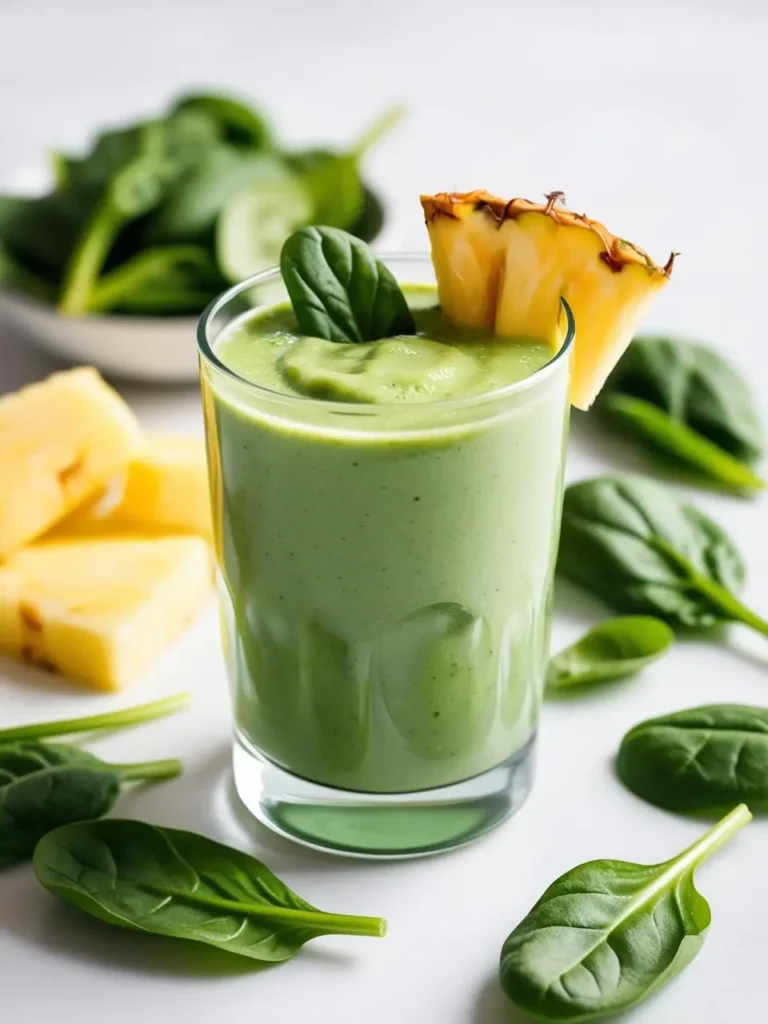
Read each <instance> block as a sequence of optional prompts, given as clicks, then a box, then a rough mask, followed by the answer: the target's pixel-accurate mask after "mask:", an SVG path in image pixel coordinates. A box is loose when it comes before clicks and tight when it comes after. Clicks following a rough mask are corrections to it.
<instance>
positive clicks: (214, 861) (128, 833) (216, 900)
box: [34, 820, 385, 961]
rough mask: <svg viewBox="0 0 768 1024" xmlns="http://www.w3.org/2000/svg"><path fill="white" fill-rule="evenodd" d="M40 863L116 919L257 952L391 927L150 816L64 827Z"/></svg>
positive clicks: (287, 952) (83, 902)
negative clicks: (314, 897) (332, 904)
mask: <svg viewBox="0 0 768 1024" xmlns="http://www.w3.org/2000/svg"><path fill="white" fill-rule="evenodd" d="M34 869H35V874H36V876H37V879H38V881H39V882H40V883H41V885H43V886H45V888H46V889H48V890H49V891H50V892H52V893H53V894H54V895H55V896H58V897H59V898H60V899H63V900H66V901H68V902H70V903H74V904H75V905H76V906H77V907H79V908H80V909H81V910H84V911H85V912H86V913H88V914H92V915H93V916H94V917H98V918H100V919H101V920H102V921H106V922H108V923H109V924H115V925H120V926H122V927H124V928H132V929H136V930H138V931H144V932H151V933H152V934H154V935H166V936H169V937H173V938H179V939H188V940H192V941H194V942H203V943H207V944H208V945H211V946H217V947H218V948H219V949H223V950H226V951H227V952H230V953H237V954H239V955H240V956H246V957H251V958H252V959H254V960H268V961H278V960H288V959H289V958H290V957H292V956H293V955H294V954H295V953H296V952H297V951H298V950H299V949H300V948H301V946H303V945H304V943H305V942H307V941H308V940H309V939H313V938H316V937H317V936H320V935H368V936H382V935H383V934H384V928H385V925H384V922H383V921H382V920H381V918H376V917H352V916H347V915H342V914H326V913H324V912H323V911H320V910H317V909H316V908H315V907H313V906H312V905H311V904H310V903H307V902H306V901H305V900H303V899H301V897H300V896H297V895H296V893H294V892H292V891H291V890H290V889H289V888H288V887H287V886H286V885H284V884H283V883H282V882H281V881H280V879H278V878H277V877H276V876H275V875H273V874H272V872H271V871H270V870H269V868H267V867H266V866H265V865H264V864H262V863H261V861H258V860H256V859H255V858H254V857H250V856H248V854H246V853H242V852H241V851H240V850H233V849H230V848H229V847H226V846H223V845H222V844H221V843H216V842H214V841H213V840H212V839H206V838H205V837H204V836H199V835H195V834H193V833H191V832H181V831H179V830H178V829H170V828H160V827H159V826H154V825H147V824H144V823H143V822H140V821H116V820H107V821H92V822H82V823H81V824H77V825H67V826H64V827H63V828H59V829H56V830H55V831H54V832H50V833H49V834H48V835H46V836H45V838H43V839H42V840H41V841H40V843H39V844H38V846H37V849H36V850H35V855H34Z"/></svg>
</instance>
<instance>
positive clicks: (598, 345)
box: [421, 191, 674, 409]
mask: <svg viewBox="0 0 768 1024" xmlns="http://www.w3.org/2000/svg"><path fill="white" fill-rule="evenodd" d="M561 199H562V193H559V192H553V193H551V194H550V195H549V196H547V201H546V203H532V202H530V201H529V200H527V199H511V200H509V201H507V200H504V199H499V198H498V197H496V196H492V195H490V194H489V193H488V192H483V191H476V192H466V193H456V192H452V193H446V192H440V193H437V194H436V195H425V196H422V197H421V202H422V206H423V208H424V214H425V218H426V222H427V229H428V231H429V236H430V242H431V246H432V261H433V263H434V267H435V275H436V277H437V286H438V295H439V298H440V304H441V306H442V308H443V310H444V312H445V314H446V315H447V316H448V317H449V318H450V319H451V320H452V321H453V322H454V323H456V324H458V325H459V326H462V327H469V328H477V329H483V330H488V331H492V332H493V333H494V334H496V335H499V336H501V337H505V338H510V339H525V340H531V339H536V340H539V341H547V342H549V343H551V344H552V345H553V347H556V346H557V345H558V344H559V342H560V340H561V334H560V330H559V325H560V323H561V303H560V299H561V297H562V298H564V299H565V300H566V301H567V302H568V304H569V305H570V307H571V309H572V311H573V314H574V319H575V322H576V341H575V345H574V352H573V364H572V377H571V401H572V402H573V404H574V405H575V406H576V407H577V408H579V409H587V408H589V406H590V405H591V404H592V402H593V401H594V399H595V397H596V396H597V394H598V392H599V391H600V388H601V387H602V386H603V384H604V383H605V380H606V378H607V377H608V374H609V373H610V372H611V370H612V369H613V367H614V366H615V365H616V363H617V362H618V361H619V359H620V358H621V355H622V354H623V352H624V350H625V349H626V347H627V345H628V344H629V342H630V341H631V340H632V336H633V334H634V333H635V330H636V328H637V325H638V323H639V321H640V319H641V317H642V316H643V314H644V312H645V310H646V308H647V307H648V304H649V303H650V302H651V300H652V299H653V297H654V296H655V295H656V294H657V293H658V292H659V291H660V290H661V289H662V288H663V287H664V286H665V285H666V284H667V281H668V279H669V276H670V273H671V271H672V264H673V261H674V256H670V258H669V261H668V262H667V264H666V266H664V267H658V266H657V265H656V264H655V263H654V262H653V261H652V260H651V259H650V257H649V256H648V255H647V254H646V253H645V252H644V251H643V250H642V249H639V248H638V247H637V246H635V245H633V244H632V243H631V242H626V241H624V240H622V239H620V238H617V237H615V236H614V235H612V234H611V233H610V232H609V231H608V230H607V229H606V228H605V227H604V226H603V225H602V224H600V223H598V222H597V221H594V220H590V218H588V217H587V216H586V215H582V214H576V213H573V212H571V211H570V210H567V209H565V208H564V207H563V206H561V205H560V201H561Z"/></svg>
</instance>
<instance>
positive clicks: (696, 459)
mask: <svg viewBox="0 0 768 1024" xmlns="http://www.w3.org/2000/svg"><path fill="white" fill-rule="evenodd" d="M603 406H604V408H605V409H606V410H607V411H608V412H609V413H612V414H613V415H614V416H615V417H616V418H618V419H619V420H621V421H622V422H624V423H625V424H627V425H628V426H629V427H632V428H634V429H636V430H639V431H640V433H641V434H642V435H643V436H644V437H646V438H647V439H650V440H651V441H653V442H654V443H655V444H657V445H658V446H659V447H660V448H661V449H662V450H663V451H664V452H666V453H668V454H671V455H673V456H676V457H678V458H685V459H687V460H688V461H689V462H690V464H691V465H692V466H693V467H695V469H697V470H698V471H699V472H700V473H703V474H704V475H705V476H708V477H710V478H711V479H713V480H716V481H718V482H720V483H722V484H725V485H726V486H727V487H729V488H735V489H736V490H740V491H744V490H753V491H758V490H762V489H763V488H764V487H765V481H764V480H763V479H762V478H761V477H759V476H758V475H757V473H755V472H754V471H753V469H752V467H751V466H749V465H747V463H746V462H742V461H741V460H739V459H737V458H736V457H735V456H734V455H731V454H730V452H726V451H725V450H724V449H723V448H720V446H719V445H716V444H715V443H714V442H713V441H710V440H709V438H706V437H704V436H703V435H702V434H698V433H697V432H696V431H695V430H692V429H691V427H689V426H688V425H687V424H686V423H683V422H682V421H681V420H677V419H674V418H673V417H672V416H670V415H669V413H667V412H664V410H662V409H659V408H658V407H657V406H655V405H653V404H652V403H651V402H646V401H645V400H644V399H641V398H635V397H633V396H630V395H617V394H612V395H607V396H606V397H605V398H604V399H603Z"/></svg>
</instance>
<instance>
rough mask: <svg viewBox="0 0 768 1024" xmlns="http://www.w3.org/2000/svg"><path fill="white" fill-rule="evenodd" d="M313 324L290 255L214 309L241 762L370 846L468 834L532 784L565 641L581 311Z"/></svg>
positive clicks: (240, 779) (451, 840)
mask: <svg viewBox="0 0 768 1024" xmlns="http://www.w3.org/2000/svg"><path fill="white" fill-rule="evenodd" d="M382 259H383V261H384V263H385V264H386V265H387V266H388V267H389V269H390V270H391V271H392V272H393V273H394V275H395V276H396V278H397V279H398V281H399V282H400V284H401V287H402V289H403V292H404V294H405V296H406V298H407V300H408V304H409V306H410V308H411V310H412V312H413V315H414V319H415V322H416V327H417V331H418V336H416V337H413V336H408V337H398V338H387V339H384V340H382V341H375V342H371V343H368V344H363V345H361V344H338V343H334V342H330V341H325V340H322V339H319V338H308V337H301V336H300V334H299V332H298V326H297V321H296V319H295V317H294V315H293V312H292V309H291V306H290V303H289V302H288V300H287V292H286V289H285V286H284V284H283V281H282V278H281V275H280V272H279V270H271V271H267V272H265V273H263V274H259V275H258V276H256V277H254V278H251V279H250V280H248V281H245V282H243V283H242V284H239V285H237V286H236V287H234V288H232V289H230V290H229V291H228V292H226V293H225V294H224V295H222V296H221V297H220V298H219V299H218V300H217V301H215V302H214V303H213V304H212V305H211V307H210V308H209V309H208V310H207V312H206V313H205V314H204V316H203V318H202V320H201V323H200V328H199V347H200V354H201V378H202V391H203V400H204V408H205V417H206V429H207V438H208V457H209V468H210V478H211V490H212V501H213V512H214V521H215V538H216V556H217V561H218V570H219V572H218V576H219V590H220V597H221V609H222V622H223V634H224V646H225V654H226V660H227V669H228V675H229V680H230V684H231V690H232V700H233V705H234V718H235V740H234V773H235V782H236V787H237V791H238V793H239V795H240V797H241V799H242V800H243V802H244V803H245V805H246V806H247V807H248V808H249V809H250V811H251V812H252V813H253V814H254V815H255V816H256V817H257V818H258V819H260V820H261V821H262V822H264V823H266V824H267V825H269V826H270V827H271V828H272V829H274V830H276V831H277V832H280V833H281V834H283V835H285V836H289V837H291V838H293V839H295V840H298V841H299V842H302V843H305V844H307V845H310V846H313V847H317V848H321V849H325V850H331V851H336V852H339V853H345V854H350V855H358V856H369V857H407V856H414V855H417V854H424V853H431V852H436V851H440V850H446V849H450V848H452V847H454V846H457V845H460V844H463V843H466V842H469V841H471V840H473V839H475V838H477V837H478V836H480V835H482V834H484V833H485V832H487V831H489V830H490V829H492V828H493V827H494V826H496V825H498V824H499V823H500V822H501V821H503V820H504V819H505V818H506V817H507V816H508V815H510V814H511V813H513V812H514V811H515V810H517V808H519V807H520V805H521V804H522V802H523V801H524V799H525V797H526V796H527V794H528V792H529V790H530V787H531V782H532V774H533V759H534V748H535V739H536V727H537V721H538V717H539V707H540V703H541V695H542V687H543V679H544V670H545V665H546V660H547V654H548V642H549V627H550V617H551V604H552V577H553V569H554V562H555V555H556V549H557V538H558V530H559V517H560V508H561V497H562V479H563V461H564V447H565V439H566V433H567V424H568V409H569V402H568V384H569V352H570V346H571V342H572V339H573V333H574V331H573V319H572V316H571V313H570V310H569V309H568V307H567V305H565V303H563V307H562V315H561V318H560V319H561V328H560V335H561V337H560V341H561V344H560V347H559V348H558V350H557V351H556V352H555V351H554V350H553V348H552V347H551V346H550V345H546V344H544V343H538V342H535V341H532V342H530V343H527V342H519V341H509V340H505V339H501V338H492V337H485V336H483V334H482V333H478V332H468V331H465V330H461V329H459V328H456V327H454V326H453V325H452V324H451V323H449V322H448V320H447V319H446V317H445V316H444V315H443V313H442V312H441V310H440V308H439V305H438V302H437V293H436V288H435V277H434V271H433V269H432V264H431V262H430V259H429V257H428V256H421V255H398V256H391V257H383V258H382Z"/></svg>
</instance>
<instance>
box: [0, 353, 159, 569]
mask: <svg viewBox="0 0 768 1024" xmlns="http://www.w3.org/2000/svg"><path fill="white" fill-rule="evenodd" d="M138 443H139V427H138V424H137V422H136V420H135V418H134V416H133V413H132V412H131V410H130V409H129V408H128V406H127V405H126V404H125V402H124V401H123V400H122V398H120V396H119V395H118V394H117V393H116V392H115V391H113V390H112V389H111V388H110V387H108V385H107V384H105V383H104V381H103V380H102V379H101V377H100V376H99V375H98V373H97V372H96V370H93V369H91V368H89V367H84V368H80V369H76V370H68V371H65V372H64V373H56V374H54V375H53V376H52V377H49V378H48V379H47V380H44V381H41V382H40V383H38V384H32V385H30V386H29V387H26V388H22V390H21V391H18V392H16V393H15V394H11V395H6V396H5V397H4V398H2V399H0V493H1V494H2V500H0V558H7V557H8V556H9V555H12V554H13V552H14V551H17V550H18V549H19V548H21V547H22V546H23V545H24V544H27V543H28V542H29V541H31V540H33V539H34V538H35V537H38V536H40V534H42V533H44V532H45V531H46V530H48V529H49V528H50V527H51V526H53V524H54V523H55V522H57V521H58V520H59V519H61V518H62V517H63V516H65V515H66V514H67V513H68V512H70V511H71V510H72V509H73V508H75V506H77V505H79V504H80V503H81V502H82V501H85V500H87V499H88V498H90V497H91V495H93V494H95V493H96V492H98V491H99V490H100V488H102V487H103V486H104V484H105V483H106V482H107V481H108V480H109V479H111V478H112V477H113V476H114V475H115V473H118V472H119V471H120V470H121V469H123V468H124V467H125V466H126V465H127V464H128V462H129V461H130V458H131V456H132V454H133V451H134V449H135V448H136V447H137V445H138Z"/></svg>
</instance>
